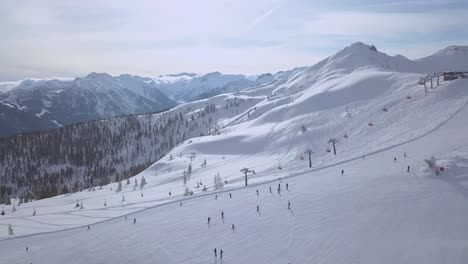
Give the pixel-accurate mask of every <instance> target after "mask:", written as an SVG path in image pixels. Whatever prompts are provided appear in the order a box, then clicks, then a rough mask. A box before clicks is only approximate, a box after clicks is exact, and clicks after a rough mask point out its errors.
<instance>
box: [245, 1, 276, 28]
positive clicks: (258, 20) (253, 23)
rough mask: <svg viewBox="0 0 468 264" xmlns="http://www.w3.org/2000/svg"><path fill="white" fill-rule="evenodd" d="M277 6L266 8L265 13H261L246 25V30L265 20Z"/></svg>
mask: <svg viewBox="0 0 468 264" xmlns="http://www.w3.org/2000/svg"><path fill="white" fill-rule="evenodd" d="M278 8H279V6H275V7H273V8H270V9H269V10H267V11H266V12H265V13H263V14H262V15H260V16H258V17H256V18H255V19H254V20H253V21H252V23H250V24H249V25H248V27H247V30H252V29H254V28H255V27H257V26H258V25H259V24H261V23H262V22H263V21H265V20H266V19H268V17H270V16H271V15H272V14H273V13H274V12H275V10H277V9H278Z"/></svg>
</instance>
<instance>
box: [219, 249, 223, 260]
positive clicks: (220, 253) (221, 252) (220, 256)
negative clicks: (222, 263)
mask: <svg viewBox="0 0 468 264" xmlns="http://www.w3.org/2000/svg"><path fill="white" fill-rule="evenodd" d="M219 258H223V250H222V249H221V250H220V251H219Z"/></svg>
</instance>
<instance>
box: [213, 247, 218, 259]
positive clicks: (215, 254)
mask: <svg viewBox="0 0 468 264" xmlns="http://www.w3.org/2000/svg"><path fill="white" fill-rule="evenodd" d="M214 253H215V257H217V256H218V254H217V253H216V248H215V249H214Z"/></svg>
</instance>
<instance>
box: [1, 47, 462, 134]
mask: <svg viewBox="0 0 468 264" xmlns="http://www.w3.org/2000/svg"><path fill="white" fill-rule="evenodd" d="M369 66H378V67H381V68H385V69H387V70H390V71H395V72H413V73H421V74H426V73H430V72H440V71H452V70H453V71H458V70H465V71H466V70H468V47H467V46H448V47H446V48H444V49H442V50H439V51H438V52H436V53H434V54H433V55H431V56H428V57H425V58H422V59H418V60H410V59H408V58H406V57H404V56H402V55H396V56H389V55H387V54H385V53H382V52H379V51H378V50H377V49H376V48H375V47H373V46H368V45H366V44H364V43H361V42H357V43H354V44H352V45H350V46H348V47H346V48H345V49H343V50H341V51H339V52H338V53H336V54H334V55H332V56H330V57H328V58H326V59H324V60H322V61H320V62H318V63H316V64H314V65H312V66H310V67H299V68H295V69H292V70H289V71H280V72H277V73H274V74H271V73H265V74H260V75H243V74H223V73H221V72H212V73H208V74H204V75H200V74H195V73H179V74H169V75H161V76H158V77H155V78H148V77H140V76H134V75H128V74H122V75H120V76H115V77H113V76H111V75H109V74H106V73H91V74H89V75H88V76H86V77H83V78H74V79H40V80H37V79H26V80H24V81H21V82H19V83H14V82H4V83H0V137H8V136H10V135H13V134H16V133H21V132H30V131H39V130H45V129H51V128H56V127H60V126H63V125H68V124H73V123H77V122H81V121H89V120H96V119H103V118H109V117H113V116H118V115H127V114H140V113H148V112H158V111H162V110H165V109H169V108H171V107H174V106H175V105H177V103H183V102H189V101H194V100H200V99H206V98H210V97H213V96H215V95H218V94H221V93H229V92H236V91H240V90H243V89H246V88H252V87H256V86H262V85H267V84H271V83H275V82H278V81H280V80H282V82H287V83H291V84H295V83H297V82H302V83H310V82H311V81H312V82H313V81H314V80H321V79H323V78H325V77H326V76H323V75H324V74H325V73H330V72H335V71H336V69H339V71H343V73H347V72H346V71H352V70H353V69H356V68H359V67H369ZM319 68H320V69H330V71H323V70H321V71H318V70H317V69H319ZM299 73H300V74H299Z"/></svg>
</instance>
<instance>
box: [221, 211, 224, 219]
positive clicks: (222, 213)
mask: <svg viewBox="0 0 468 264" xmlns="http://www.w3.org/2000/svg"><path fill="white" fill-rule="evenodd" d="M221 218H222V219H224V211H221Z"/></svg>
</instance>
